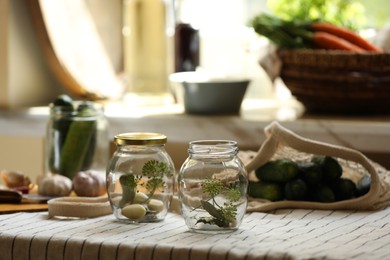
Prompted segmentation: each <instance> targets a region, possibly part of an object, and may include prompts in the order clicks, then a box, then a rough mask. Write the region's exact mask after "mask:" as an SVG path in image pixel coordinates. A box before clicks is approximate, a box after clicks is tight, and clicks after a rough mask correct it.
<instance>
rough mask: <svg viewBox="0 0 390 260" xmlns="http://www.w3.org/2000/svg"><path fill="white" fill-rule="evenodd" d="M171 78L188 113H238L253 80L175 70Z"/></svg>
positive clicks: (177, 94) (173, 86)
mask: <svg viewBox="0 0 390 260" xmlns="http://www.w3.org/2000/svg"><path fill="white" fill-rule="evenodd" d="M169 80H170V82H171V84H172V88H173V91H174V93H175V95H176V97H177V100H178V102H179V103H182V104H183V105H184V109H185V112H186V113H188V114H238V113H239V111H240V108H241V104H242V101H243V99H244V95H245V92H246V90H247V87H248V85H249V82H250V80H249V79H245V78H230V77H223V76H216V75H211V74H208V73H204V72H197V71H196V72H195V71H194V72H177V73H173V74H171V75H170V77H169Z"/></svg>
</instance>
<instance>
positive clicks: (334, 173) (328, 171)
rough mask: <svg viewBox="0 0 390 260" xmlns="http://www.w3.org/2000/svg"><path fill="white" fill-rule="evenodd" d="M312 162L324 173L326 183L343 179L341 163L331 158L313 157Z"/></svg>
mask: <svg viewBox="0 0 390 260" xmlns="http://www.w3.org/2000/svg"><path fill="white" fill-rule="evenodd" d="M311 161H312V162H313V163H315V164H317V165H318V166H319V167H320V168H321V169H322V172H323V175H322V178H323V180H324V182H327V183H329V182H331V181H334V180H336V179H338V178H340V177H341V175H342V174H343V169H342V167H341V165H340V163H339V162H338V161H337V160H336V159H335V158H333V157H331V156H321V155H316V156H313V157H312V159H311Z"/></svg>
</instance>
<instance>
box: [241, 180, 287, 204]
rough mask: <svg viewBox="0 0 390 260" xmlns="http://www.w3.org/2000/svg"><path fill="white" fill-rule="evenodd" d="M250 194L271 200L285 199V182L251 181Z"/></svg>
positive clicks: (249, 185)
mask: <svg viewBox="0 0 390 260" xmlns="http://www.w3.org/2000/svg"><path fill="white" fill-rule="evenodd" d="M248 195H249V196H251V197H253V198H261V199H266V200H270V201H278V200H283V199H284V194H283V184H281V183H274V182H265V181H257V182H256V181H250V182H249V184H248Z"/></svg>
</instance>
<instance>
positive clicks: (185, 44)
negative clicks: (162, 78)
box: [175, 23, 200, 72]
mask: <svg viewBox="0 0 390 260" xmlns="http://www.w3.org/2000/svg"><path fill="white" fill-rule="evenodd" d="M199 48H200V43H199V31H198V30H197V29H195V28H194V27H192V25H191V24H189V23H178V24H177V25H176V28H175V72H180V71H194V70H195V69H196V68H197V67H198V66H199Z"/></svg>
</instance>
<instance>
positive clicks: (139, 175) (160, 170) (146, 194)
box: [107, 132, 175, 223]
mask: <svg viewBox="0 0 390 260" xmlns="http://www.w3.org/2000/svg"><path fill="white" fill-rule="evenodd" d="M114 141H115V144H116V151H115V152H114V154H113V155H112V158H111V160H110V162H109V164H108V166H107V194H108V198H109V201H110V203H111V207H112V210H113V213H114V215H115V217H116V218H117V219H118V220H120V221H122V222H129V223H137V222H155V221H160V220H163V219H164V218H165V216H166V214H167V213H168V209H169V207H170V203H171V200H172V197H173V190H174V178H175V176H174V175H175V167H174V165H173V162H172V159H171V157H170V156H169V154H168V153H167V152H166V150H165V144H166V142H167V137H166V136H165V135H163V134H159V133H148V132H137V133H123V134H119V135H116V136H115V137H114Z"/></svg>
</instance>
